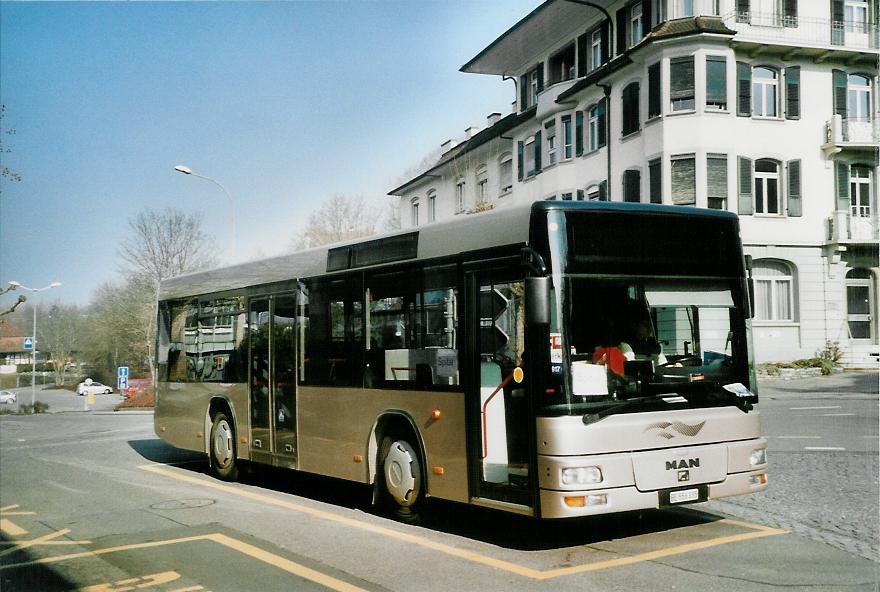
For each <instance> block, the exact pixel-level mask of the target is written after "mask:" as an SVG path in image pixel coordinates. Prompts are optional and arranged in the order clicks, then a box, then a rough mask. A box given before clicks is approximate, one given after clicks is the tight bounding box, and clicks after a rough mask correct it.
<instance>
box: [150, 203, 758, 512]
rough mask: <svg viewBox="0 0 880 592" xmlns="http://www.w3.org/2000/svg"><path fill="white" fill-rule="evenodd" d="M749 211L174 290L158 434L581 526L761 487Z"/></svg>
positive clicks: (386, 241) (514, 218) (401, 249)
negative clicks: (742, 215)
mask: <svg viewBox="0 0 880 592" xmlns="http://www.w3.org/2000/svg"><path fill="white" fill-rule="evenodd" d="M750 310H751V306H750V280H749V278H748V276H747V262H746V260H745V259H744V257H743V252H742V247H741V243H740V238H739V224H738V218H737V217H736V216H735V215H734V214H730V213H727V212H718V211H713V210H702V209H696V208H686V207H674V206H658V205H647V204H628V203H612V202H579V201H547V202H541V203H536V204H530V205H528V206H523V207H507V208H503V209H498V210H494V211H490V212H485V213H481V214H475V215H470V216H459V217H456V219H455V220H454V221H453V222H448V223H436V224H430V225H426V226H422V227H418V228H415V229H409V230H406V231H399V232H397V233H394V234H389V235H387V236H382V237H378V238H372V239H369V240H363V241H361V242H352V243H350V244H339V245H332V246H329V247H320V248H316V249H311V250H308V251H303V252H299V253H295V254H292V255H286V256H282V257H276V258H272V259H267V260H263V261H258V262H250V263H243V264H240V265H235V266H232V267H228V268H224V269H217V270H212V271H204V272H199V273H194V274H190V275H186V276H181V277H176V278H172V279H169V280H167V281H165V282H163V283H162V286H161V289H160V296H159V306H158V311H159V314H158V337H157V341H158V343H157V348H156V351H157V362H158V363H157V368H158V381H157V383H158V388H157V405H156V413H155V430H156V433H157V434H158V435H159V436H160V437H161V438H162V439H163V440H165V441H167V442H168V443H170V444H172V445H174V446H176V447H179V448H183V449H189V450H197V451H202V452H205V453H206V454H207V455H208V457H209V459H210V464H211V467H212V470H213V472H214V473H215V474H216V475H217V476H218V477H220V478H222V479H235V478H236V477H237V475H238V470H239V467H240V466H241V464H242V463H243V462H249V463H261V464H266V465H273V466H277V467H285V468H289V469H292V470H297V471H307V472H310V473H317V474H320V475H327V476H331V477H335V478H340V479H348V480H352V481H357V482H360V483H364V484H371V485H372V488H373V498H374V502H375V503H376V504H381V505H384V506H386V507H387V508H388V509H389V510H390V511H391V512H392V513H393V514H395V515H397V516H398V517H399V518H401V519H404V520H410V519H414V518H416V517H417V516H418V513H419V511H420V510H421V509H422V507H423V505H424V502H425V500H426V499H427V498H439V499H444V500H453V501H456V502H461V503H466V504H475V505H480V506H487V507H491V508H497V509H501V510H506V511H510V512H515V513H519V514H525V515H529V516H534V517H537V518H565V517H578V516H585V515H592V514H601V513H610V512H620V511H627V510H636V509H642V508H661V507H669V506H675V505H678V504H687V503H692V502H700V501H705V500H708V499H714V498H720V497H725V496H732V495H740V494H746V493H752V492H756V491H761V490H763V489H765V488H766V486H767V476H766V473H767V458H766V440H765V439H763V438H762V437H761V427H760V417H759V414H758V411H757V410H756V409H755V404H756V403H757V400H758V397H757V394H756V393H757V391H756V387H755V379H754V370H753V363H752V351H751V344H750V340H751V325H750V316H751V314H750Z"/></svg>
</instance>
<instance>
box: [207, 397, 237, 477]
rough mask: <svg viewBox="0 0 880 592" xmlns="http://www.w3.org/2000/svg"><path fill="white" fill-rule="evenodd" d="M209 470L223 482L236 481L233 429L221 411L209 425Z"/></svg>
mask: <svg viewBox="0 0 880 592" xmlns="http://www.w3.org/2000/svg"><path fill="white" fill-rule="evenodd" d="M210 454H211V469H212V470H213V472H214V474H215V475H217V477H219V478H220V479H223V480H224V481H235V480H236V479H238V463H237V462H236V459H235V429H234V428H233V427H232V422H231V421H230V420H229V418H228V417H226V414H225V413H224V412H223V411H218V412H217V413H216V414H214V422H213V423H212V425H211V441H210Z"/></svg>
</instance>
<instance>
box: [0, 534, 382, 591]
mask: <svg viewBox="0 0 880 592" xmlns="http://www.w3.org/2000/svg"><path fill="white" fill-rule="evenodd" d="M194 541H211V542H214V543H218V544H220V545H223V546H224V547H227V548H229V549H232V550H233V551H238V552H239V553H242V554H244V555H247V556H249V557H252V558H254V559H258V560H259V561H262V562H264V563H268V564H269V565H272V566H274V567H277V568H279V569H282V570H284V571H286V572H288V573H291V574H294V575H297V576H300V577H301V578H304V579H306V580H310V581H312V582H315V583H317V584H320V585H322V586H324V587H326V588H330V589H331V590H336V591H337V592H366V590H364V589H363V588H359V587H358V586H355V585H353V584H349V583H348V582H344V581H342V580H340V579H337V578H334V577H333V576H329V575H327V574H324V573H321V572H319V571H316V570H314V569H310V568H308V567H306V566H304V565H300V564H299V563H295V562H293V561H290V560H289V559H285V558H284V557H281V556H280V555H275V554H274V553H269V552H268V551H264V550H262V549H260V548H259V547H255V546H253V545H249V544H248V543H245V542H243V541H239V540H238V539H234V538H232V537H229V536H226V535H225V534H220V533H213V534H202V535H195V536H190V537H181V538H178V539H169V540H166V541H150V542H147V543H132V544H130V545H120V546H118V547H108V548H106V549H95V550H94V551H83V552H81V553H70V554H69V555H56V556H54V557H43V558H41V559H36V560H34V561H27V562H23V563H15V564H11V565H0V571H3V570H5V569H13V568H21V567H28V566H31V565H45V564H47V563H58V562H61V561H70V560H72V559H82V558H85V557H98V556H100V555H107V554H108V553H119V552H122V551H134V550H139V549H150V548H153V547H161V546H164V545H174V544H179V543H191V542H194ZM190 589H191V590H197V589H200V587H199V588H196V587H193V588H190Z"/></svg>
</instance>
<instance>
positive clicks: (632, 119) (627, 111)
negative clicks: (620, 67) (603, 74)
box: [621, 82, 639, 136]
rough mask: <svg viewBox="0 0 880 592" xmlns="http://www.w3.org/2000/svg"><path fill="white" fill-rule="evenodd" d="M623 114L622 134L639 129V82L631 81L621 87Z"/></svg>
mask: <svg viewBox="0 0 880 592" xmlns="http://www.w3.org/2000/svg"><path fill="white" fill-rule="evenodd" d="M621 99H622V101H621V102H622V103H623V105H622V110H621V113H622V114H623V128H622V130H621V132H622V134H623V135H624V136H626V135H628V134H631V133H633V132H636V131H638V129H639V83H638V82H632V83H630V84H629V85H627V86H626V88H624V89H623V93H622V95H621Z"/></svg>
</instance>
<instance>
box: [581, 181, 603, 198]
mask: <svg viewBox="0 0 880 592" xmlns="http://www.w3.org/2000/svg"><path fill="white" fill-rule="evenodd" d="M605 187H606V183H605V181H602V182H601V183H598V184H594V185H590V186H589V187H587V189H586V194H587V200H588V201H608V192H607V191H606V190H605Z"/></svg>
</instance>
